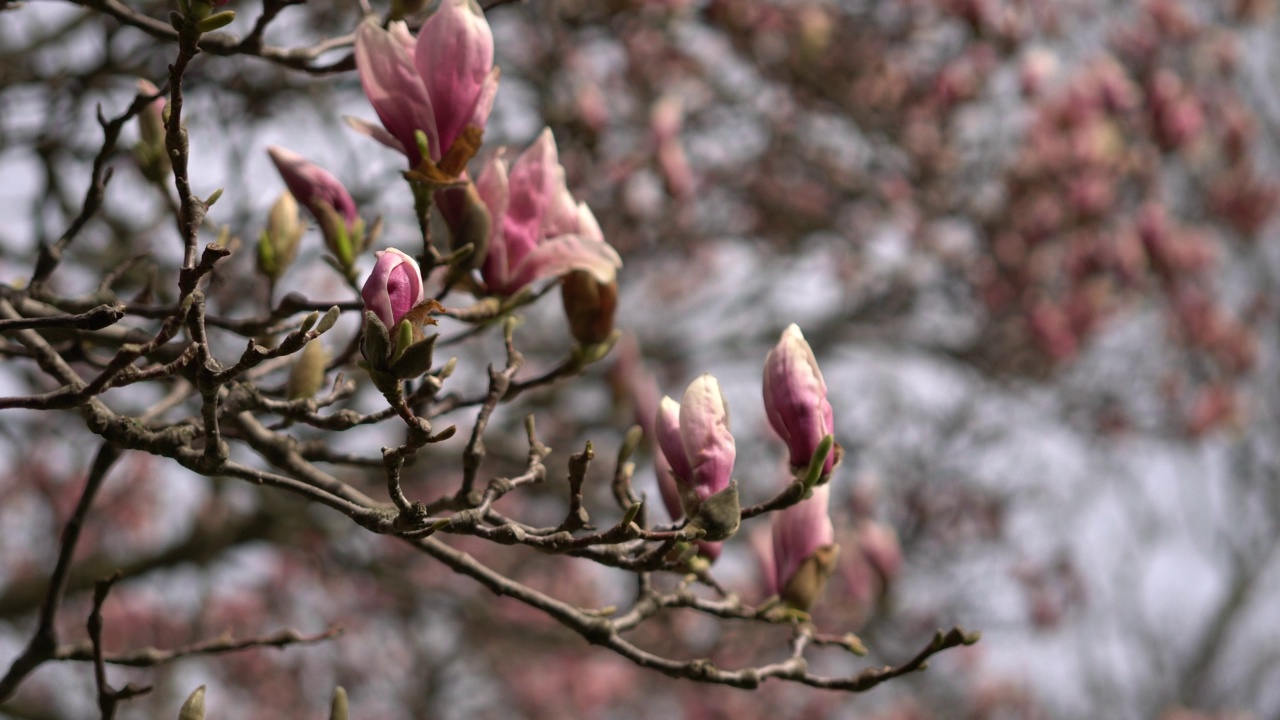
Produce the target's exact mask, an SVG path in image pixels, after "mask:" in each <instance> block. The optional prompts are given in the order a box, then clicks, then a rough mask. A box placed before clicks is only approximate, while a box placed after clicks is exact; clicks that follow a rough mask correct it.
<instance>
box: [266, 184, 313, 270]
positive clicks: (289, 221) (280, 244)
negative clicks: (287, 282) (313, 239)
mask: <svg viewBox="0 0 1280 720" xmlns="http://www.w3.org/2000/svg"><path fill="white" fill-rule="evenodd" d="M305 230H306V228H305V227H303V225H302V222H301V220H300V218H299V217H298V203H297V201H296V200H294V199H293V195H292V194H290V193H289V191H288V190H285V191H284V192H282V193H280V197H279V198H277V199H276V201H275V204H273V205H272V206H271V214H270V215H268V216H267V229H266V230H264V231H263V232H262V235H261V236H260V237H259V238H258V272H260V273H262V274H263V275H266V276H267V277H269V278H271V279H272V280H279V279H280V276H281V275H283V274H284V271H285V270H287V269H288V268H289V266H290V265H291V264H293V260H294V258H296V257H297V256H298V243H299V241H301V240H302V233H303V232H304V231H305Z"/></svg>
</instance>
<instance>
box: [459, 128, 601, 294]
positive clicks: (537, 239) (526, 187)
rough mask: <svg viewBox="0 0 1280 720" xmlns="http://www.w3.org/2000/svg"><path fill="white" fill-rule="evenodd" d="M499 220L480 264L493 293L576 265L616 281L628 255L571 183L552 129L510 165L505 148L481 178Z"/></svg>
mask: <svg viewBox="0 0 1280 720" xmlns="http://www.w3.org/2000/svg"><path fill="white" fill-rule="evenodd" d="M476 191H477V192H478V193H479V195H480V198H481V200H482V201H483V202H484V204H485V206H486V207H488V209H489V215H490V217H491V218H492V223H491V230H490V238H489V252H488V254H487V255H486V256H485V260H484V265H483V266H482V267H481V269H480V274H481V276H483V278H484V281H485V285H486V286H487V287H488V289H489V291H490V292H492V293H494V294H497V295H501V296H503V297H507V296H510V295H514V294H515V293H516V292H518V291H519V290H520V289H521V288H523V287H525V286H526V285H528V284H530V283H532V282H535V281H538V280H544V279H548V278H556V277H560V276H562V275H565V274H566V273H568V272H570V271H573V270H583V271H585V272H588V273H590V274H591V275H592V276H593V277H594V278H595V279H596V280H597V281H598V282H600V283H602V284H606V285H607V284H609V283H611V282H613V281H614V278H615V277H616V276H617V270H618V268H620V267H622V259H621V258H620V257H618V253H617V251H615V250H614V249H613V248H612V247H610V246H609V244H608V243H607V242H605V239H604V233H603V232H601V230H600V225H599V223H597V222H596V218H595V215H593V214H592V213H591V209H590V208H588V207H587V204H586V203H580V202H575V201H574V199H573V195H572V194H570V192H569V189H568V187H566V186H565V179H564V168H563V167H561V166H560V159H559V155H558V154H557V152H556V141H555V138H554V137H552V135H551V130H550V128H548V129H544V130H543V131H542V134H541V135H539V136H538V139H537V140H535V141H534V143H533V144H532V145H530V146H529V147H528V148H527V149H526V150H525V151H524V152H523V153H521V154H520V156H519V157H517V158H516V160H515V162H514V163H512V164H511V167H510V169H509V170H508V167H507V162H506V160H505V159H504V158H503V157H502V153H501V152H499V153H497V154H495V155H494V156H492V157H490V158H489V160H488V162H486V163H485V165H484V167H483V168H482V169H481V171H480V175H479V177H478V178H477V179H476Z"/></svg>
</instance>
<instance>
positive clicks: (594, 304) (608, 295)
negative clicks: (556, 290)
mask: <svg viewBox="0 0 1280 720" xmlns="http://www.w3.org/2000/svg"><path fill="white" fill-rule="evenodd" d="M560 296H561V300H562V301H563V302H564V314H565V316H566V317H568V318H569V330H570V332H572V333H573V338H574V339H575V340H577V341H578V342H580V343H582V344H583V345H595V344H597V343H602V342H604V341H605V340H606V339H607V338H608V337H609V335H610V334H611V333H612V332H613V313H614V311H615V310H617V308H618V282H617V281H616V280H615V281H613V282H609V283H602V282H600V281H599V280H596V279H595V277H594V276H593V275H592V274H591V273H589V272H586V271H585V270H574V271H573V272H571V273H569V274H568V275H565V276H564V279H563V280H561V281H560Z"/></svg>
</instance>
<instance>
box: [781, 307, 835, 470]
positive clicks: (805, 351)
mask: <svg viewBox="0 0 1280 720" xmlns="http://www.w3.org/2000/svg"><path fill="white" fill-rule="evenodd" d="M763 389H764V407H765V414H766V415H767V416H768V418H769V424H770V425H771V426H772V427H773V430H774V432H776V433H777V434H778V436H779V437H781V438H782V439H783V440H784V441H786V443H787V448H788V450H790V452H791V467H792V468H793V469H794V470H795V472H796V473H798V474H799V473H804V472H805V471H806V468H809V467H810V466H811V464H812V462H813V458H814V456H815V455H816V454H818V452H819V448H820V446H821V445H822V444H823V442H824V440H825V441H826V442H827V443H828V445H827V447H828V448H829V449H828V450H827V454H826V456H825V457H824V458H823V460H822V465H821V468H820V469H821V474H820V476H819V478H820V479H819V480H818V481H817V482H811V483H809V484H810V485H813V484H817V483H820V482H825V481H826V479H827V478H829V477H830V475H831V471H832V469H833V468H834V467H835V465H836V464H837V463H838V462H839V460H840V458H841V457H842V455H843V453H842V451H841V450H840V446H839V445H838V444H834V445H832V444H833V443H834V439H831V440H827V438H829V437H830V436H831V435H832V433H833V432H834V427H835V420H834V414H833V412H832V410H831V403H830V402H829V401H828V400H827V383H826V381H825V380H823V378H822V371H821V370H819V369H818V360H817V358H816V357H814V354H813V350H812V349H811V348H810V347H809V343H808V342H806V341H805V339H804V334H803V333H801V332H800V328H799V327H798V326H796V325H794V324H793V325H790V326H788V327H787V329H786V330H785V331H783V333H782V337H781V338H779V340H778V344H777V345H775V346H774V348H773V349H772V350H770V351H769V356H768V357H767V358H766V359H765V362H764V383H763Z"/></svg>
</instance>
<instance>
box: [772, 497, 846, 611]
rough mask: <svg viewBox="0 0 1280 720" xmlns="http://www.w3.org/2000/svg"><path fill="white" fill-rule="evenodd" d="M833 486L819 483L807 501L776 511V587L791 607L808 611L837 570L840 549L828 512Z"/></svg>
mask: <svg viewBox="0 0 1280 720" xmlns="http://www.w3.org/2000/svg"><path fill="white" fill-rule="evenodd" d="M830 492H831V488H830V486H829V485H820V486H818V487H816V488H814V490H813V496H812V497H810V498H809V499H807V500H801V501H800V502H799V503H797V504H795V505H792V506H791V507H789V508H787V509H785V510H782V511H781V512H778V513H776V514H774V516H773V562H774V587H775V588H777V589H778V593H779V595H781V596H782V599H783V600H784V601H785V602H786V603H787V604H788V605H790V606H791V607H793V608H795V609H797V610H803V611H806V612H807V611H808V610H809V608H811V607H813V605H814V603H815V602H817V599H818V596H819V595H820V594H821V593H822V589H823V587H824V586H825V585H826V582H827V578H829V577H830V576H831V573H832V572H833V571H834V570H835V560H836V556H837V555H838V553H839V548H838V547H837V546H836V544H835V528H834V527H833V526H832V525H831V517H830V515H829V514H828V512H827V505H828V502H829V498H830Z"/></svg>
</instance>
